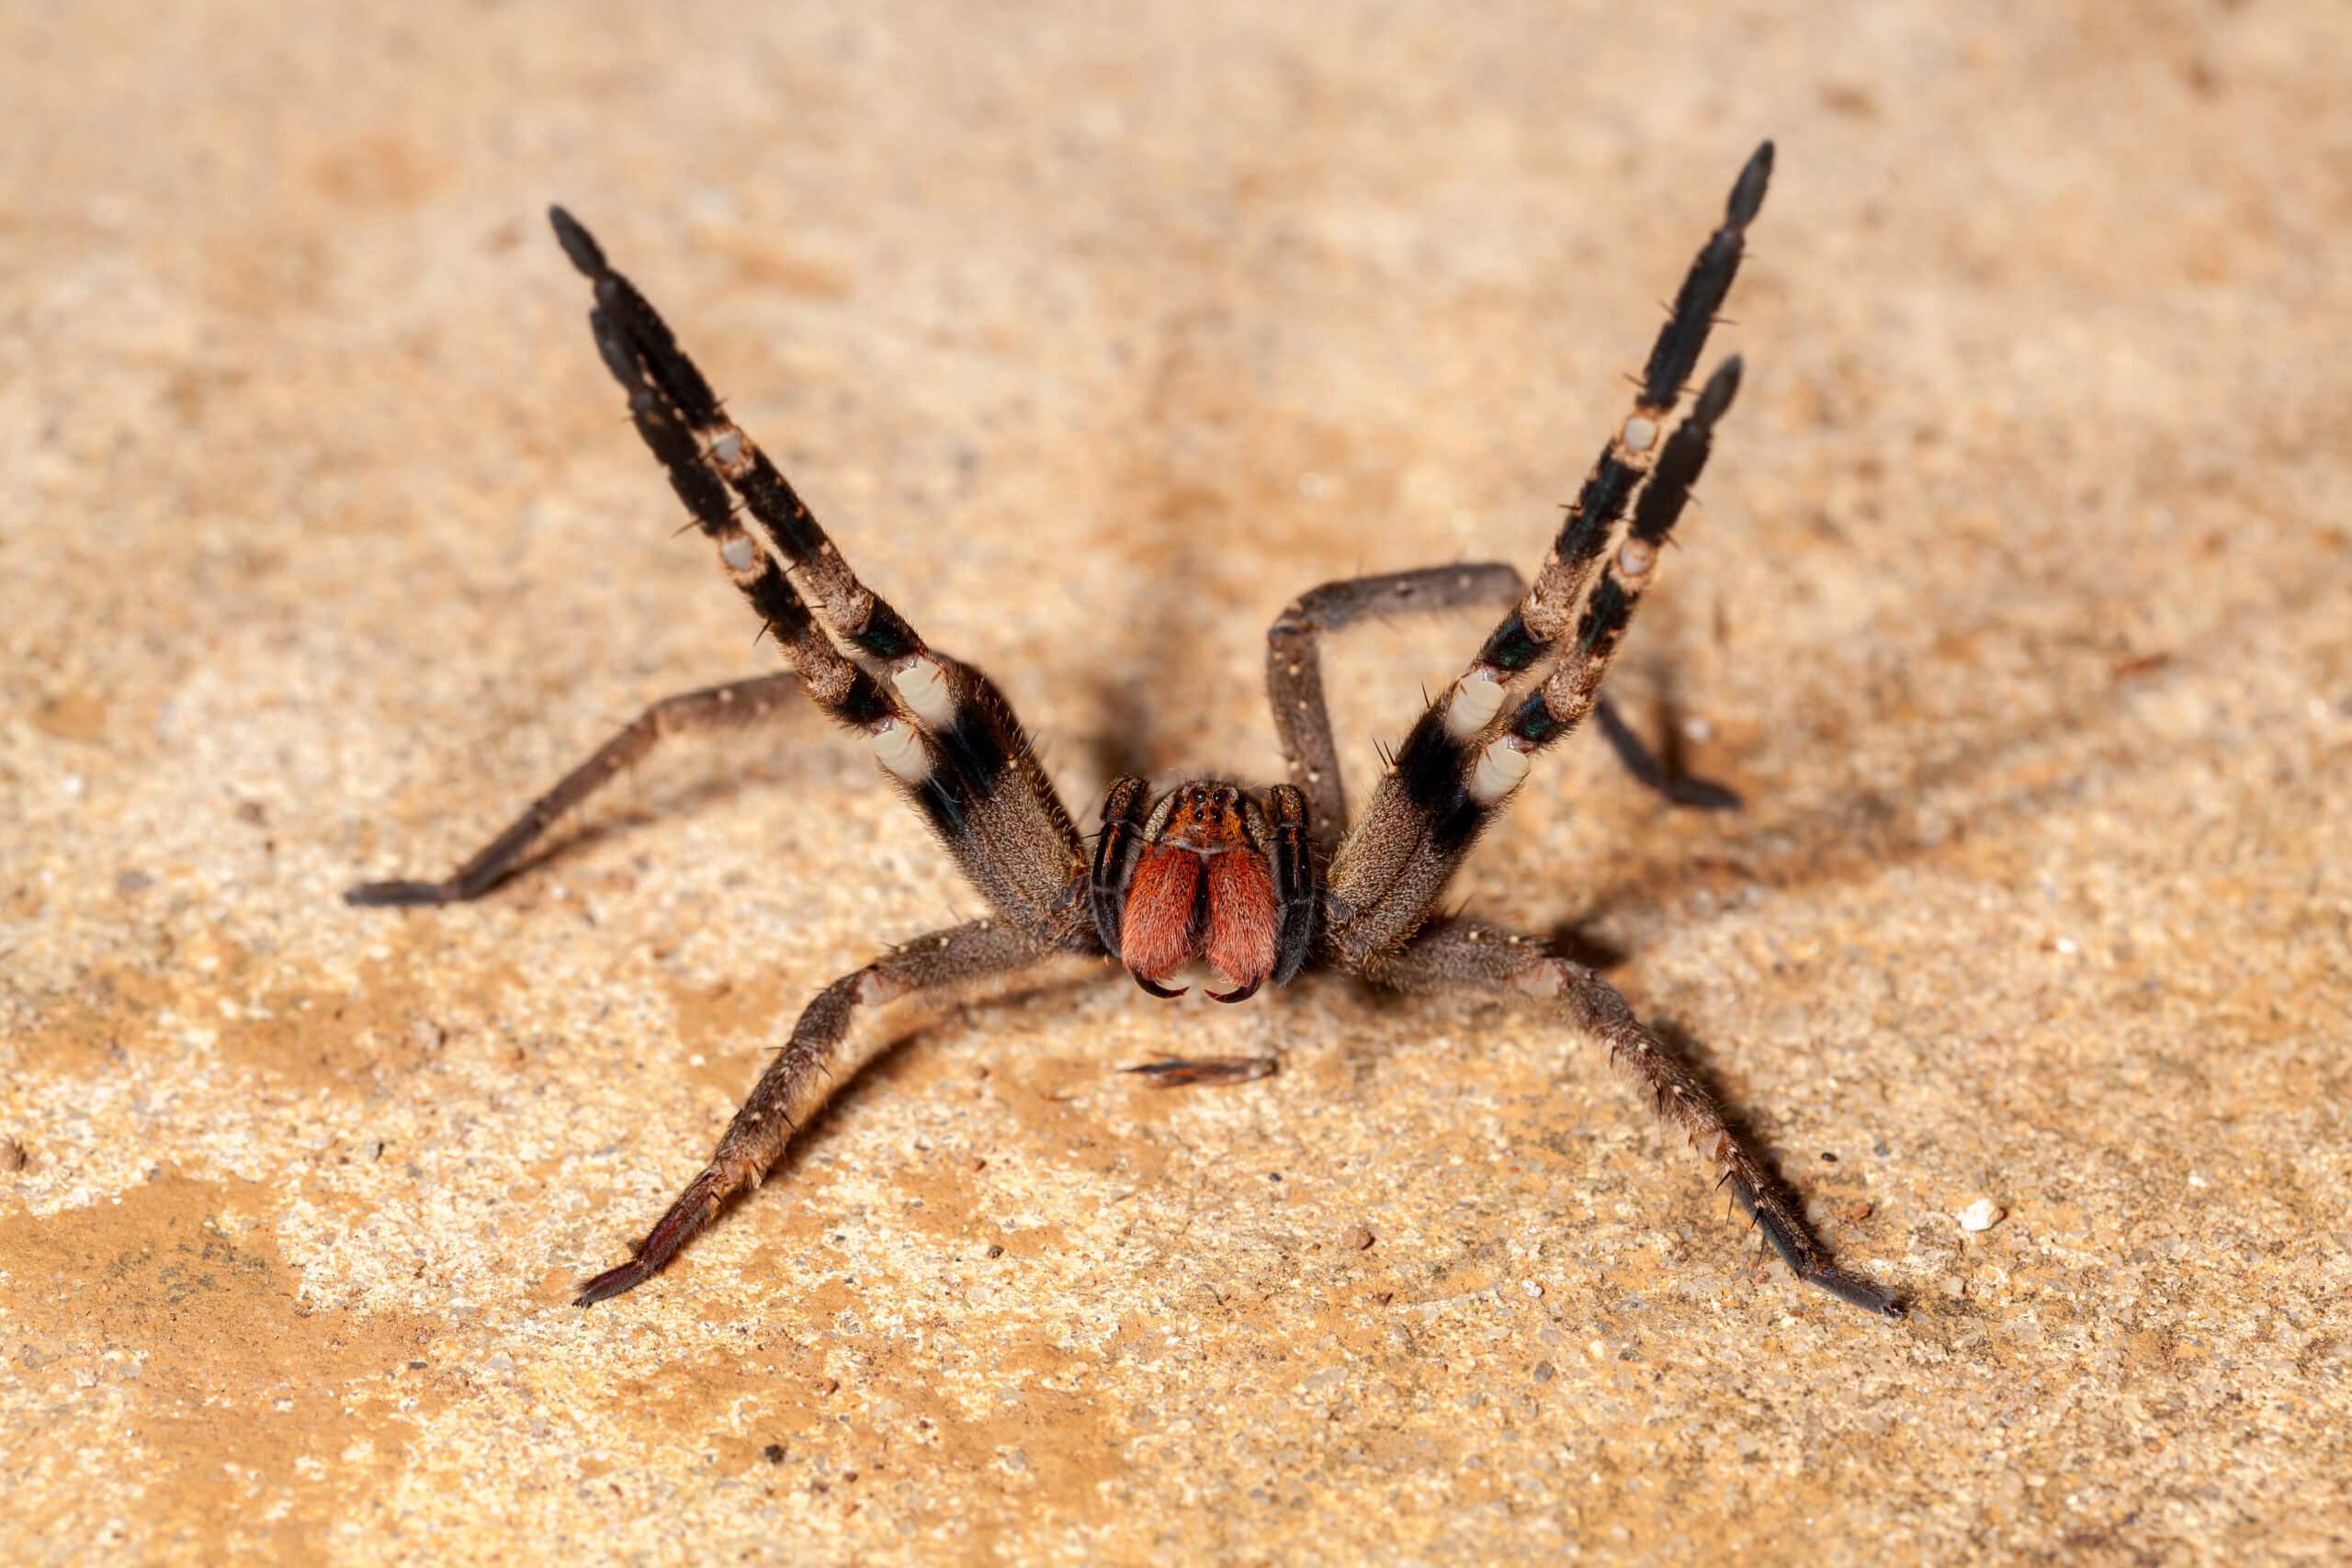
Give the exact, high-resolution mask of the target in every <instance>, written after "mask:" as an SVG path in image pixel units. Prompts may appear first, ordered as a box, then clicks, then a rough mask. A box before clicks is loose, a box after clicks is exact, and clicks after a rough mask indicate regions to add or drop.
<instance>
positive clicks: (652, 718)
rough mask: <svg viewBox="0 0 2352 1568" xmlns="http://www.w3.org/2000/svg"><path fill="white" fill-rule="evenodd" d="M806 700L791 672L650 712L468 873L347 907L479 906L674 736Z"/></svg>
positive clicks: (351, 895)
mask: <svg viewBox="0 0 2352 1568" xmlns="http://www.w3.org/2000/svg"><path fill="white" fill-rule="evenodd" d="M799 694H800V677H799V676H798V675H797V674H796V673H794V672H793V671H789V670H781V671H776V672H775V674H773V675H754V676H752V678H751V679H749V680H745V681H728V682H723V683H721V684H719V685H716V686H705V687H703V688H702V689H701V690H699V691H693V692H680V693H678V694H675V695H674V696H667V697H663V698H662V700H661V701H659V702H657V703H654V704H652V705H650V706H649V707H647V708H646V710H645V711H644V712H643V713H641V714H639V715H638V716H637V717H635V718H634V719H631V720H630V721H629V722H628V724H627V725H625V726H623V727H622V728H621V729H620V731H619V732H618V733H617V734H616V735H615V736H614V737H613V738H612V739H609V740H607V741H605V743H604V744H603V745H602V746H599V747H597V748H596V750H595V751H594V753H593V754H592V755H590V757H589V758H588V760H587V761H584V762H582V763H581V764H580V765H579V766H578V767H576V768H574V769H572V770H571V772H570V773H566V774H564V775H563V777H562V778H561V779H559V780H558V781H557V782H556V785H555V787H554V788H553V789H550V790H548V792H547V793H546V794H545V795H540V796H539V797H538V798H537V800H534V801H533V802H531V804H530V805H529V806H527V807H524V808H523V813H522V815H521V816H519V817H517V818H515V819H514V820H513V821H512V822H509V823H508V824H507V825H506V826H505V827H504V828H503V829H499V831H498V834H497V836H496V837H495V838H493V839H492V840H490V842H488V843H486V844H484V845H483V846H482V847H481V849H479V850H477V851H475V852H474V853H473V854H472V856H471V857H470V858H469V859H468V860H467V861H466V863H464V864H463V865H460V866H459V867H458V869H457V870H455V871H453V872H451V873H450V874H448V875H447V877H446V878H444V879H443V880H441V881H438V882H413V881H391V882H364V883H361V884H360V885H359V886H356V887H353V888H350V889H348V890H346V891H345V894H344V896H343V901H344V902H345V903H346V904H358V905H417V904H461V903H465V902H466V901H468V900H469V899H474V898H479V897H481V896H482V895H483V894H485V893H488V892H489V891H490V890H491V889H492V888H494V887H496V886H499V885H500V884H501V883H503V882H504V881H505V880H506V879H507V878H508V877H509V876H511V875H513V874H515V871H516V870H518V869H519V868H520V867H521V865H522V863H523V857H524V856H525V855H526V854H527V853H528V852H530V849H531V847H532V846H533V845H534V844H536V843H537V842H538V841H539V840H541V839H542V838H544V837H545V836H546V834H547V831H548V829H549V828H551V827H553V826H554V825H555V824H556V822H557V821H558V820H559V819H560V818H561V817H562V816H563V814H564V813H565V812H567V811H570V810H571V808H572V807H576V806H578V805H580V804H581V803H582V801H584V800H586V799H587V798H588V797H589V796H590V795H594V794H595V793H596V792H597V791H598V790H600V789H602V788H604V787H605V785H606V784H610V783H612V782H613V780H615V779H616V778H618V777H619V776H620V774H621V771H622V770H623V769H625V768H628V767H632V766H634V765H635V764H636V763H638V762H639V761H643V760H644V759H645V757H646V755H647V753H649V752H650V751H651V750H653V748H654V747H655V746H657V745H659V744H660V743H661V742H662V740H664V739H668V738H669V737H671V736H673V735H686V734H693V733H696V732H700V731H707V730H714V729H729V728H741V727H743V726H746V725H752V724H757V723H759V722H761V721H762V720H763V719H766V718H768V717H770V716H773V715H775V714H776V713H778V712H781V711H782V710H783V709H785V708H786V707H789V706H791V705H793V703H794V702H796V701H797V699H798V697H799Z"/></svg>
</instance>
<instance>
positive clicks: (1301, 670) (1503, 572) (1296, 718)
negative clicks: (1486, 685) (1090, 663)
mask: <svg viewBox="0 0 2352 1568" xmlns="http://www.w3.org/2000/svg"><path fill="white" fill-rule="evenodd" d="M1526 587H1527V584H1526V582H1525V581H1524V580H1523V579H1521V576H1520V575H1519V569H1518V568H1516V567H1513V566H1510V565H1509V564H1508V563H1506V562H1502V561H1477V562H1473V563H1471V564H1468V565H1464V566H1428V567H1420V568H1417V569H1416V570H1411V571H1390V572H1382V573H1379V574H1378V575H1375V576H1369V577H1351V578H1346V579H1343V580H1341V581H1337V582H1326V583H1324V584H1322V585H1321V586H1319V587H1317V588H1313V589H1310V590H1308V591H1307V592H1305V593H1302V594H1300V595H1299V596H1298V597H1297V598H1296V599H1295V600H1293V601H1292V602H1291V603H1290V604H1288V605H1286V606H1284V608H1283V613H1282V614H1281V615H1277V616H1276V617H1275V618H1274V623H1273V625H1272V626H1268V627H1267V628H1266V701H1267V705H1269V706H1270V707H1271V708H1272V710H1273V719H1274V736H1275V739H1277V740H1278V741H1279V742H1280V743H1281V746H1282V752H1283V764H1284V766H1285V767H1286V768H1287V769H1288V771H1289V773H1290V777H1291V782H1292V783H1293V784H1295V785H1297V786H1298V787H1299V788H1300V789H1303V790H1304V791H1306V796H1307V798H1308V800H1310V801H1311V802H1313V803H1314V808H1315V828H1316V847H1317V850H1319V851H1320V852H1322V853H1323V854H1324V855H1325V856H1326V857H1327V858H1328V857H1329V854H1330V852H1331V851H1332V850H1333V849H1334V848H1335V847H1336V846H1337V844H1338V841H1339V838H1340V832H1341V830H1342V829H1344V828H1345V827H1346V825H1347V809H1348V802H1347V792H1346V790H1345V788H1344V786H1343V785H1342V784H1341V783H1340V751H1339V747H1338V745H1337V743H1336V742H1335V740H1334V739H1333V737H1332V733H1331V714H1330V709H1329V706H1327V705H1326V704H1325V702H1324V698H1323V660H1322V651H1321V647H1320V644H1321V639H1322V637H1324V635H1325V634H1327V633H1330V632H1336V631H1342V630H1345V629H1346V628H1347V627H1349V626H1355V625H1357V624H1358V623H1359V622H1363V621H1367V620H1377V619H1386V618H1390V617H1393V616H1397V615H1435V614H1438V613H1441V612H1443V611H1447V610H1457V609H1479V610H1501V609H1506V608H1509V607H1511V606H1513V605H1516V604H1518V603H1519V600H1520V597H1521V594H1522V593H1523V592H1525V591H1526ZM1498 705H1499V702H1498ZM1594 717H1595V718H1597V719H1598V720H1600V732H1601V734H1602V736H1603V737H1604V738H1605V739H1607V740H1608V742H1609V749H1610V750H1611V752H1613V753H1614V754H1615V756H1616V758H1617V760H1618V761H1619V762H1620V763H1622V764H1623V766H1624V769H1625V771H1626V772H1627V773H1630V774H1631V775H1633V778H1634V782H1635V783H1636V784H1640V785H1642V786H1643V787H1644V788H1645V789H1649V790H1654V791H1656V792H1657V794H1659V795H1663V796H1665V797H1666V798H1667V799H1668V800H1670V801H1672V802H1673V803H1674V804H1676V805H1677V806H1689V807H1698V808H1700V809H1702V810H1710V811H1728V810H1735V809H1736V808H1737V807H1738V806H1739V796H1738V795H1735V794H1733V793H1732V792H1731V791H1730V790H1728V789H1726V788H1724V786H1723V785H1721V784H1712V783H1710V782H1708V781H1707V780H1705V779H1698V778H1692V777H1691V776H1689V775H1688V774H1685V773H1677V772H1675V771H1674V770H1672V769H1670V768H1668V766H1667V765H1666V764H1665V763H1663V762H1661V761H1659V760H1658V758H1657V756H1656V755H1655V754H1654V753H1653V752H1652V751H1651V750H1650V749H1649V748H1648V747H1647V746H1645V745H1644V744H1643V743H1642V739H1641V737H1640V736H1638V735H1636V734H1634V730H1633V728H1632V727H1631V726H1630V725H1628V724H1627V723H1626V722H1625V720H1624V719H1623V717H1622V716H1620V715H1619V714H1618V713H1617V711H1616V709H1615V708H1614V707H1613V706H1612V705H1611V704H1610V703H1609V701H1608V699H1606V698H1603V699H1602V700H1601V701H1600V703H1599V704H1598V705H1597V706H1596V708H1595V712H1594Z"/></svg>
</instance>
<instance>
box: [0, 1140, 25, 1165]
mask: <svg viewBox="0 0 2352 1568" xmlns="http://www.w3.org/2000/svg"><path fill="white" fill-rule="evenodd" d="M24 1168H25V1145H22V1144H20V1143H18V1142H17V1140H16V1139H14V1138H5V1137H0V1170H22V1169H24Z"/></svg>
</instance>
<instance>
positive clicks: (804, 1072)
mask: <svg viewBox="0 0 2352 1568" xmlns="http://www.w3.org/2000/svg"><path fill="white" fill-rule="evenodd" d="M1049 951H1051V950H1050V949H1049V948H1046V947H1043V946H1041V945H1039V943H1037V942H1035V940H1033V939H1032V938H1031V937H1030V936H1029V935H1028V934H1027V933H1025V932H1023V931H1020V930H1017V929H1015V928H1014V927H1012V926H1011V925H1009V924H1007V923H1006V922H1005V921H1003V920H1001V919H984V920H973V921H970V922H969V923H967V924H965V925H960V926H952V927H950V928H948V929H947V930H945V931H933V932H932V933H931V934H930V935H928V936H921V937H917V938H916V939H915V940H914V941H912V942H908V943H907V944H906V945H905V946H903V947H899V948H897V949H894V950H893V951H891V952H890V953H886V954H884V955H883V956H882V957H880V958H877V959H876V960H875V961H874V962H873V963H871V964H867V965H866V966H865V968H863V969H860V970H857V971H856V972H855V973H854V974H849V975H844V976H842V977H841V978H840V979H838V980H836V981H834V982H833V983H832V984H831V985H830V986H828V987H825V988H824V989H823V990H822V991H820V992H818V993H817V998H816V999H815V1000H814V1001H812V1002H810V1003H809V1005H808V1006H807V1007H806V1008H804V1009H803V1010H801V1013H800V1018H799V1021H797V1023H795V1024H794V1025H793V1026H792V1038H791V1039H790V1040H788V1041H786V1043H785V1046H784V1048H783V1049H782V1050H781V1051H779V1052H777V1053H776V1055H775V1060H774V1061H772V1062H770V1063H769V1064H768V1068H767V1071H766V1072H764V1073H763V1074H761V1075H760V1081H759V1083H758V1084H757V1085H756V1086H754V1087H753V1089H752V1097H751V1099H750V1100H746V1101H745V1102H744V1104H743V1109H742V1110H741V1111H737V1112H736V1113H735V1120H734V1121H733V1122H730V1123H729V1125H728V1128H727V1132H726V1133H725V1134H724V1135H723V1136H721V1137H720V1138H719V1140H718V1149H717V1150H716V1151H715V1152H714V1153H713V1154H712V1155H711V1156H710V1163H709V1164H708V1165H706V1166H705V1167H704V1168H703V1169H702V1174H701V1175H699V1176H697V1177H695V1179H694V1180H692V1181H691V1182H688V1183H687V1184H686V1190H685V1191H684V1192H683V1193H681V1194H680V1195H679V1197H678V1201H676V1202H674V1203H673V1204H671V1205H670V1211H669V1213H665V1214H663V1215H662V1218H661V1220H660V1222H659V1223H658V1224H655V1225H654V1227H653V1229H652V1231H651V1232H650V1233H649V1234H648V1235H647V1236H646V1238H645V1240H644V1242H643V1243H642V1244H641V1245H640V1246H639V1247H638V1249H637V1256H636V1257H635V1258H631V1259H630V1260H629V1261H628V1262H627V1263H624V1264H622V1265H621V1266H620V1267H619V1268H617V1269H608V1270H606V1271H605V1273H602V1274H599V1275H597V1276H596V1277H595V1278H594V1279H593V1280H589V1281H588V1282H587V1283H586V1284H585V1285H583V1286H582V1287H581V1290H580V1295H579V1298H578V1300H577V1301H576V1302H575V1303H573V1304H574V1305H577V1306H590V1305H593V1304H594V1303H597V1302H601V1301H607V1300H610V1299H611V1298H612V1297H614V1296H617V1295H619V1294H620V1293H621V1292H624V1291H628V1290H633V1289H635V1288H636V1287H637V1286H639V1285H641V1284H643V1283H644V1282H645V1281H646V1280H650V1279H651V1278H652V1277H653V1276H654V1275H656V1274H658V1273H660V1272H661V1271H662V1268H663V1267H664V1266H665V1265H666V1264H668V1262H669V1261H670V1259H671V1258H674V1257H675V1256H677V1252H678V1249H679V1248H680V1247H684V1246H685V1244H686V1243H687V1242H689V1241H691V1240H693V1239H694V1237H695V1235H697V1234H699V1233H700V1232H701V1231H702V1230H703V1229H705V1228H706V1227H707V1226H708V1225H709V1224H710V1222H711V1221H712V1220H714V1219H716V1218H717V1217H718V1212H719V1210H721V1209H722V1208H724V1207H725V1206H726V1204H727V1202H728V1201H729V1199H731V1198H733V1197H734V1196H735V1195H736V1194H738V1193H740V1192H742V1191H745V1190H749V1189H751V1188H754V1187H757V1186H758V1185H759V1184H760V1179H761V1178H762V1177H763V1176H765V1175H766V1174H767V1171H768V1168H770V1167H771V1166H773V1165H775V1162H776V1160H777V1159H778V1158H780V1157H781V1156H783V1154H784V1150H785V1145H786V1144H787V1143H788V1142H790V1140H791V1138H792V1135H793V1134H794V1133H796V1132H797V1131H798V1130H799V1129H800V1127H801V1125H802V1124H803V1123H804V1122H807V1121H808V1120H809V1117H810V1116H811V1115H813V1114H815V1112H816V1111H817V1110H818V1108H819V1107H820V1106H821V1105H823V1104H824V1102H825V1100H826V1098H827V1097H828V1096H829V1095H831V1093H832V1091H833V1089H834V1087H835V1086H836V1085H837V1084H840V1083H842V1082H845V1081H847V1080H848V1079H849V1077H851V1076H852V1075H854V1073H856V1072H857V1071H858V1069H859V1068H861V1067H863V1066H865V1064H866V1063H867V1061H869V1060H870V1059H871V1058H872V1057H873V1055H875V1053H876V1051H878V1050H879V1049H880V1048H881V1047H882V1045H883V1044H885V1043H887V1042H886V1041H884V1040H881V1039H868V1040H867V1041H865V1042H864V1043H863V1048H862V1049H858V1050H850V1051H845V1050H843V1049H842V1046H843V1043H844V1042H846V1041H847V1040H848V1037H849V1032H850V1025H851V1024H852V1023H853V1022H854V1021H855V1019H856V1015H857V1012H858V1010H860V1009H861V1008H875V1007H879V1006H881V1005H882V1004H883V1003H885V1002H891V1001H896V1000H898V999H899V998H902V997H907V996H910V995H913V994H914V993H916V992H919V991H927V990H937V989H944V988H947V987H955V986H958V985H962V984H965V983H967V982H970V981H975V980H980V979H985V978H988V977H989V976H1000V975H1004V974H1008V973H1010V972H1012V971H1013V970H1016V969H1021V968H1023V967H1025V966H1027V965H1028V964H1033V963H1035V962H1036V961H1037V960H1038V959H1039V958H1042V957H1044V956H1045V955H1046V953H1048V952H1049Z"/></svg>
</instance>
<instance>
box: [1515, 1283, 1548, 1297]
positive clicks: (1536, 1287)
mask: <svg viewBox="0 0 2352 1568" xmlns="http://www.w3.org/2000/svg"><path fill="white" fill-rule="evenodd" d="M1520 1288H1521V1290H1523V1291H1525V1292H1527V1293H1528V1294H1529V1295H1531V1296H1534V1297H1536V1298H1537V1299H1539V1300H1540V1299H1542V1297H1543V1294H1544V1286H1543V1285H1542V1283H1541V1282H1540V1281H1537V1280H1528V1281H1526V1282H1525V1283H1524V1284H1523V1285H1521V1287H1520Z"/></svg>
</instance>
